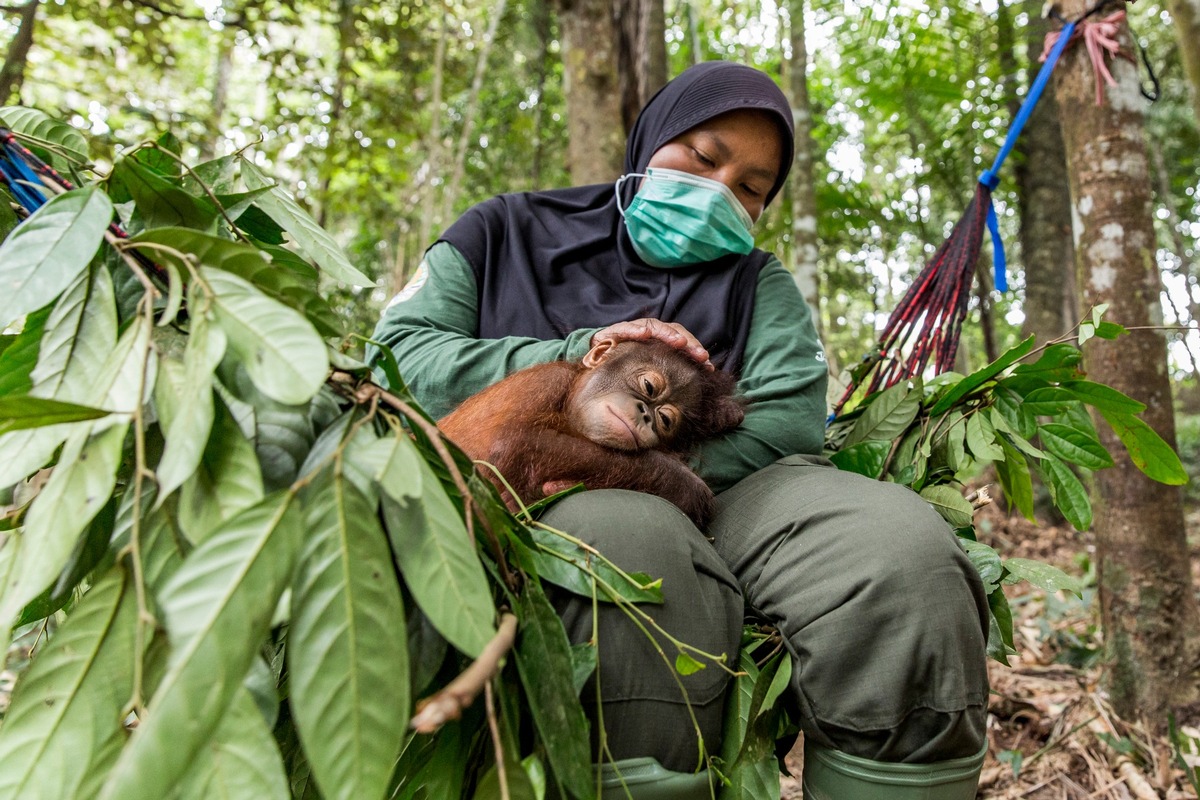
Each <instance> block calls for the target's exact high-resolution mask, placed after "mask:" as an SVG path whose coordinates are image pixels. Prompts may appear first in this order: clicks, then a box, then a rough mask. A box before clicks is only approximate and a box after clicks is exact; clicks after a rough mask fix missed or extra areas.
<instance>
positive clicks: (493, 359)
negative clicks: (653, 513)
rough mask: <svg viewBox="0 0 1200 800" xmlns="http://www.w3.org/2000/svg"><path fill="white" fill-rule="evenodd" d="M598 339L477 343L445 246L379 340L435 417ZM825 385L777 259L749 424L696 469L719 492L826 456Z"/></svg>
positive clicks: (397, 305)
mask: <svg viewBox="0 0 1200 800" xmlns="http://www.w3.org/2000/svg"><path fill="white" fill-rule="evenodd" d="M532 301H533V299H532V298H531V302H532ZM619 321H620V320H613V322H619ZM597 330H599V329H598V328H581V329H578V330H575V331H572V332H571V333H570V334H568V335H567V337H566V338H565V339H553V340H546V341H543V340H540V339H533V338H528V337H522V336H508V337H504V338H502V339H479V338H476V337H477V333H478V292H477V290H476V286H475V276H474V274H473V273H472V271H471V266H470V264H468V263H467V260H466V259H465V258H464V257H463V255H462V254H461V253H460V252H459V251H458V250H457V249H455V247H454V246H453V245H451V244H448V243H445V242H441V243H439V244H436V245H434V246H433V247H431V248H430V249H429V251H428V252H427V253H426V254H425V260H424V262H423V263H422V267H421V270H420V272H419V273H418V277H417V278H416V279H415V281H414V283H413V284H410V286H409V287H408V288H406V289H405V291H403V292H401V293H400V294H399V295H397V296H396V297H395V298H394V299H393V301H392V302H391V303H390V304H389V306H388V308H387V310H386V311H384V313H383V317H382V319H380V321H379V325H378V326H377V327H376V329H375V337H374V338H375V340H376V341H378V342H380V343H382V344H384V345H386V346H387V347H389V348H391V350H392V352H393V353H394V354H395V356H396V361H397V363H398V364H399V365H400V373H401V374H402V375H403V376H404V379H405V382H406V383H407V384H408V387H409V389H411V390H412V392H413V394H414V395H415V396H416V398H417V399H418V400H419V401H420V403H421V405H422V406H423V407H424V408H425V410H426V411H428V412H429V413H430V414H431V415H432V416H433V417H434V418H438V417H441V416H443V415H445V414H447V413H448V412H450V411H451V410H452V409H453V408H454V407H455V406H457V405H458V404H459V403H460V402H462V401H463V400H465V399H466V398H467V397H469V396H470V395H472V394H474V393H475V392H478V391H479V390H481V389H483V388H484V387H486V386H490V385H491V384H493V383H495V382H496V381H498V380H500V379H501V378H503V377H504V376H505V375H508V374H509V373H511V372H514V371H516V370H518V369H522V368H524V367H528V366H531V365H533V364H540V363H543V362H546V361H555V360H559V359H566V360H574V359H578V358H581V357H582V356H583V355H584V353H586V352H587V351H588V349H589V347H590V344H589V343H590V341H591V338H592V335H593V334H595V333H596V331H597ZM701 344H703V342H702V343H701ZM826 378H827V373H826V366H825V354H824V351H823V350H822V349H821V344H820V342H819V341H818V340H817V335H816V330H815V328H814V327H813V323H812V316H811V313H810V311H809V308H808V305H807V304H806V303H805V302H804V299H803V298H802V297H801V296H800V292H799V290H797V288H796V284H795V282H794V281H793V280H792V277H791V275H790V274H788V272H787V270H785V269H784V268H783V265H782V264H780V263H779V261H778V260H777V259H772V260H771V261H770V262H769V263H768V264H767V265H766V266H765V267H764V268H763V269H762V272H761V273H760V274H759V277H758V285H757V289H756V293H755V299H754V318H753V319H752V320H751V324H750V336H749V339H748V340H747V342H746V352H745V356H744V357H743V360H742V370H741V374H740V376H739V379H738V392H739V393H740V394H742V395H743V396H744V397H745V398H746V399H747V400H748V401H749V408H748V409H747V412H746V419H745V421H744V422H743V423H742V424H741V426H739V427H738V428H737V429H736V430H734V431H732V432H731V433H729V434H726V435H724V436H721V437H718V438H716V439H713V440H711V441H709V442H707V443H706V444H705V445H704V446H703V448H702V449H701V451H700V453H699V454H698V456H697V458H696V463H695V466H696V468H697V471H698V472H699V474H700V475H701V477H703V478H704V480H705V481H707V482H708V484H709V486H711V487H712V488H713V490H714V491H717V492H720V491H723V490H725V489H727V488H729V487H730V486H732V485H733V484H735V483H737V482H738V481H739V480H741V479H742V478H744V477H746V476H747V475H749V474H750V473H752V472H754V471H756V470H758V469H761V468H762V467H765V466H767V465H768V464H770V463H771V462H772V461H774V460H776V459H778V458H781V457H782V456H785V455H791V454H793V453H820V452H821V446H822V443H823V439H824V433H823V432H824V426H825V414H826V409H825V387H826Z"/></svg>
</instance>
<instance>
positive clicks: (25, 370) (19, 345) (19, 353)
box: [0, 306, 51, 397]
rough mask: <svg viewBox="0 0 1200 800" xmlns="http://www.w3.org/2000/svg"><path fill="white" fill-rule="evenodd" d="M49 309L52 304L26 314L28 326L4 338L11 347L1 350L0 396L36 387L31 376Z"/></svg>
mask: <svg viewBox="0 0 1200 800" xmlns="http://www.w3.org/2000/svg"><path fill="white" fill-rule="evenodd" d="M50 311H51V309H50V307H49V306H47V307H45V308H43V309H41V310H40V311H35V312H34V313H32V314H30V315H29V316H27V317H25V326H24V327H23V328H22V329H21V332H20V333H19V334H15V335H12V336H6V337H5V338H6V339H7V342H8V346H7V347H5V348H4V351H3V352H0V397H5V396H7V395H13V394H28V392H29V390H30V389H32V388H33V378H32V375H33V371H34V370H35V369H36V368H37V363H38V350H39V349H40V348H41V344H42V336H43V334H44V333H45V330H46V320H47V319H48V318H49V316H50Z"/></svg>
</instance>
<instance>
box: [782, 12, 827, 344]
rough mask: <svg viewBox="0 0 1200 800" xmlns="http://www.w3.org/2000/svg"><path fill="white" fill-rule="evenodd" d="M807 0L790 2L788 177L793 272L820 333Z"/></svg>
mask: <svg viewBox="0 0 1200 800" xmlns="http://www.w3.org/2000/svg"><path fill="white" fill-rule="evenodd" d="M804 5H805V3H804V0H791V1H790V2H789V3H788V17H789V19H790V20H791V41H792V63H791V64H790V65H789V75H788V77H789V80H788V84H789V87H788V88H789V89H790V93H791V103H792V119H793V120H794V121H795V123H796V142H795V149H796V155H795V158H794V159H793V161H792V172H791V175H790V176H789V181H788V183H789V191H790V193H791V200H792V247H791V253H792V264H790V266H791V268H792V274H793V275H794V276H795V278H796V285H797V286H798V287H799V288H800V294H801V295H803V296H804V299H805V301H807V303H808V305H809V308H811V309H812V311H813V321H814V322H816V323H817V333H818V334H820V333H821V314H820V309H821V301H820V298H821V270H820V260H819V256H820V250H819V249H818V240H817V192H816V184H815V183H814V175H813V173H814V169H813V160H814V159H813V153H814V151H815V149H816V147H815V145H814V143H813V138H812V126H813V120H812V106H811V105H810V104H809V99H808V44H807V42H806V40H805V32H804Z"/></svg>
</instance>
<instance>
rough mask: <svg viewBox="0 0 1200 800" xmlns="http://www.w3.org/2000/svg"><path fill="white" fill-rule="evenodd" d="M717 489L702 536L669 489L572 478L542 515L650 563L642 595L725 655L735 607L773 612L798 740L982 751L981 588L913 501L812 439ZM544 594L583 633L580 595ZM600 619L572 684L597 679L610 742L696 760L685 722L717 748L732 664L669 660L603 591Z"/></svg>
mask: <svg viewBox="0 0 1200 800" xmlns="http://www.w3.org/2000/svg"><path fill="white" fill-rule="evenodd" d="M717 500H718V509H719V510H718V514H717V516H716V518H715V519H714V521H713V523H712V525H711V526H710V527H709V530H708V531H707V532H706V533H707V536H706V535H705V533H702V532H701V531H699V530H697V529H696V528H695V526H693V525H692V524H691V522H690V521H689V520H688V519H687V517H685V516H684V515H683V514H682V513H681V512H680V511H679V510H678V509H676V508H675V507H674V506H673V505H671V504H669V503H667V502H666V501H664V500H661V499H660V498H657V497H654V496H651V495H646V494H640V493H637V492H627V491H621V490H604V491H595V492H582V493H580V494H578V495H573V496H571V497H568V498H566V499H565V500H563V501H562V502H560V503H559V504H557V505H556V506H554V507H552V508H551V509H549V510H548V511H547V512H546V514H545V516H544V517H543V521H544V522H546V523H547V524H549V525H552V526H554V527H556V528H560V529H562V530H565V531H568V532H570V533H572V534H574V535H576V536H579V537H580V538H582V539H584V540H585V541H587V542H589V543H591V544H593V545H595V546H596V547H597V548H598V549H599V550H600V551H601V552H602V553H604V554H605V555H606V556H607V557H608V558H609V559H611V560H612V561H614V562H615V563H616V564H617V565H618V566H620V567H622V568H624V569H627V570H639V571H642V572H647V573H649V574H651V575H654V576H658V577H661V578H662V579H663V594H664V597H665V603H663V604H662V605H656V606H644V609H645V610H646V611H647V612H648V613H649V614H650V615H651V616H653V617H654V619H655V620H656V621H657V622H658V624H659V625H661V626H662V627H663V628H664V629H665V630H667V631H669V632H670V633H671V634H672V635H673V636H675V637H677V638H678V639H681V640H683V641H685V642H688V643H689V644H692V645H694V646H696V647H699V648H701V649H702V650H705V651H707V652H710V653H726V654H729V656H730V659H731V662H732V660H733V658H734V657H735V654H736V651H737V647H738V643H739V640H740V635H741V627H742V619H743V612H744V610H745V609H746V608H749V609H752V611H753V612H754V613H756V614H757V615H760V616H762V617H765V618H766V619H768V620H770V621H772V622H773V623H774V624H775V625H776V626H777V627H778V628H779V630H780V631H781V633H782V634H783V636H784V639H785V642H786V645H787V647H788V649H789V651H790V652H791V655H792V658H793V671H792V687H791V688H792V690H793V692H792V697H791V700H792V701H793V702H794V703H795V707H796V708H797V709H798V711H799V715H800V722H801V727H802V729H803V731H804V734H805V737H806V739H807V740H808V741H814V742H817V743H819V744H821V745H823V746H825V747H830V748H833V749H836V750H840V751H842V752H844V753H847V754H849V755H853V756H860V757H863V758H868V759H872V760H876V761H894V762H908V763H929V762H937V761H944V760H947V759H954V758H960V757H964V756H972V755H975V754H977V753H978V752H979V750H980V748H981V747H982V746H983V743H984V741H985V730H984V725H985V716H986V707H987V696H988V684H987V671H986V668H985V658H986V656H985V648H986V640H987V630H988V612H987V601H986V598H985V597H984V594H983V588H982V584H981V583H980V581H979V578H978V575H977V574H976V572H975V569H974V568H973V567H972V566H971V564H970V562H969V561H968V560H967V557H966V555H965V554H964V553H963V550H962V548H961V547H959V545H958V543H957V542H956V540H955V536H954V534H953V532H952V531H951V530H950V529H949V527H948V526H947V525H946V524H945V522H943V521H942V518H941V517H940V516H939V515H938V514H937V513H936V512H935V511H934V510H933V509H932V508H931V507H930V506H929V505H928V504H927V503H926V502H925V501H924V500H922V499H921V498H920V497H918V496H917V495H916V494H914V493H913V492H911V491H910V490H908V489H906V488H904V487H901V486H896V485H894V484H888V483H881V482H878V481H872V480H869V479H867V478H864V477H861V476H859V475H855V474H852V473H848V472H843V471H841V470H838V469H836V468H834V467H833V466H832V465H831V464H830V463H829V462H828V461H827V460H825V459H823V458H820V457H818V456H790V457H788V458H784V459H781V460H779V461H778V462H776V463H775V464H772V465H771V466H769V467H767V468H765V469H763V470H760V471H759V472H757V473H755V474H753V475H751V476H750V477H748V478H746V479H745V480H743V481H742V482H740V483H738V484H737V485H736V486H734V487H733V488H731V489H729V490H728V491H726V492H724V493H723V494H721V495H720V496H719V497H718V498H717ZM555 602H556V604H557V606H558V609H559V613H560V614H561V615H562V618H563V623H564V625H565V626H566V629H567V635H568V636H569V637H570V638H571V640H572V641H573V642H583V641H588V640H589V639H591V637H592V633H593V620H592V604H591V600H590V599H586V598H580V597H577V596H574V595H570V594H568V593H566V592H560V593H558V594H556V596H555ZM596 628H597V630H598V633H599V636H598V639H599V651H600V666H599V669H598V671H597V675H596V676H594V677H593V679H592V682H591V683H590V684H589V685H588V686H587V687H586V688H585V689H584V694H583V698H584V700H585V706H587V705H589V703H588V701H589V700H590V699H591V698H594V697H595V696H596V687H595V681H596V680H599V685H600V697H601V703H600V706H599V708H598V709H597V708H596V707H595V705H594V704H590V705H591V706H592V708H591V709H590V711H591V713H592V715H593V720H594V721H595V719H596V717H597V716H599V715H600V714H602V716H603V723H604V728H605V731H606V737H607V742H608V745H609V748H610V750H611V752H612V755H613V758H614V759H623V758H636V757H640V756H652V757H654V758H656V759H658V761H659V762H660V763H661V764H662V765H663V766H665V767H666V768H667V769H670V770H675V771H681V772H686V771H692V770H694V769H696V767H697V766H698V764H699V757H698V753H699V749H698V743H697V738H696V724H698V726H699V729H700V733H701V735H702V736H703V737H704V744H705V747H706V748H707V749H708V751H709V752H715V751H717V750H719V748H720V738H721V719H722V706H723V701H724V695H725V689H726V687H727V685H728V676H727V674H726V673H724V672H722V671H719V670H717V669H715V668H712V667H710V668H708V669H704V670H701V671H700V672H697V673H695V674H693V675H689V676H687V677H683V678H680V677H679V676H678V675H675V674H673V670H672V669H671V667H670V666H669V665H668V664H667V663H665V662H664V660H663V658H662V656H660V655H659V654H658V653H657V652H656V651H655V649H654V647H653V645H651V643H650V642H649V641H647V640H646V638H645V637H644V636H643V635H642V633H641V632H640V631H638V630H637V629H636V627H635V626H634V625H633V623H631V622H630V621H629V620H628V618H627V617H626V616H625V614H624V613H623V612H622V611H620V610H619V609H617V608H615V607H613V606H611V605H608V604H601V606H600V611H599V619H598V620H597V621H596ZM667 652H668V654H669V656H670V658H672V659H673V657H674V656H673V650H667ZM680 682H682V684H683V689H684V690H685V691H686V693H687V701H688V702H689V703H690V705H691V712H692V713H691V714H689V711H688V705H687V703H685V700H684V697H683V692H682V691H681V689H680ZM692 714H694V716H695V720H696V723H695V724H694V723H693V722H692ZM596 727H597V726H596V725H595V724H593V729H594V730H595V728H596Z"/></svg>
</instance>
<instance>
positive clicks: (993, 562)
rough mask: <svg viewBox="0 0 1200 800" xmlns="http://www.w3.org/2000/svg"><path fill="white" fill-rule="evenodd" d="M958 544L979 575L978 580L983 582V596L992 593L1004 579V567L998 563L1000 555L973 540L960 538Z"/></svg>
mask: <svg viewBox="0 0 1200 800" xmlns="http://www.w3.org/2000/svg"><path fill="white" fill-rule="evenodd" d="M958 543H959V544H960V545H962V548H963V550H965V551H967V558H969V559H970V560H971V564H972V566H974V567H975V571H976V572H978V573H979V578H980V580H982V581H983V591H984V594H991V593H992V592H994V591H995V590H996V587H997V586H999V585H1000V579H1001V578H1003V577H1004V566H1003V565H1002V564H1001V563H1000V554H999V553H997V552H996V551H995V549H993V548H991V547H989V546H988V545H986V544H984V543H983V542H977V541H974V540H973V539H961V538H960V539H959V540H958Z"/></svg>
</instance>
